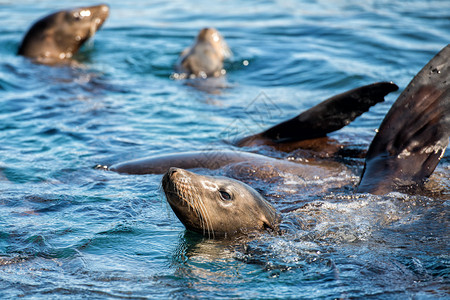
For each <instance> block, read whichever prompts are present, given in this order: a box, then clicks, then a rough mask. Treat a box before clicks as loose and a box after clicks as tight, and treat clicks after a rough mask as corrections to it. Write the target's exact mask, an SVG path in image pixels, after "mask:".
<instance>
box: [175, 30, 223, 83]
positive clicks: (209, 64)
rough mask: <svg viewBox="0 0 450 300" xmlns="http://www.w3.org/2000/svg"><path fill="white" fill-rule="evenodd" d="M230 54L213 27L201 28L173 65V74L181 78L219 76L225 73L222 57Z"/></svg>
mask: <svg viewBox="0 0 450 300" xmlns="http://www.w3.org/2000/svg"><path fill="white" fill-rule="evenodd" d="M230 56H231V51H230V48H229V47H228V45H227V43H226V42H225V40H224V39H223V37H222V35H221V34H220V33H219V32H218V31H217V30H216V29H214V28H203V29H202V30H200V32H199V33H198V35H197V39H196V41H195V43H194V45H192V46H191V47H190V48H187V49H185V50H184V51H183V52H182V53H181V54H180V57H179V59H178V62H177V64H176V66H175V71H176V72H177V74H176V75H174V77H175V78H177V79H182V78H207V77H219V76H221V75H223V74H225V70H224V69H223V61H224V59H226V58H228V57H230Z"/></svg>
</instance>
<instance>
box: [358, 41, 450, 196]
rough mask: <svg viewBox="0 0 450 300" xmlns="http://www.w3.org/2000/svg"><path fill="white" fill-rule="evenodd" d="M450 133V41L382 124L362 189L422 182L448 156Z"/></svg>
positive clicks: (399, 187) (381, 189)
mask: <svg viewBox="0 0 450 300" xmlns="http://www.w3.org/2000/svg"><path fill="white" fill-rule="evenodd" d="M449 134H450V45H447V46H446V47H445V48H444V49H443V50H441V52H439V53H438V54H437V55H436V56H435V57H434V58H433V59H432V60H431V61H430V62H429V63H428V64H427V65H426V66H425V67H424V68H423V69H422V70H421V71H420V72H419V73H418V74H417V75H416V76H415V77H414V78H413V80H412V81H411V82H410V83H409V85H408V87H407V88H406V89H405V90H404V91H403V93H402V94H401V95H400V96H399V97H398V99H397V101H396V102H395V103H394V105H393V106H392V108H391V109H390V110H389V112H388V114H387V115H386V117H385V118H384V120H383V122H382V123H381V125H380V128H379V131H378V133H377V135H376V136H375V138H374V139H373V141H372V144H371V145H370V147H369V150H368V152H367V155H366V162H365V167H364V171H363V174H362V175H361V182H360V184H359V187H358V192H369V193H372V194H385V193H388V192H390V191H394V190H400V191H402V190H408V189H411V188H414V187H419V186H421V185H422V184H423V183H424V181H425V180H426V179H427V178H428V177H429V176H430V175H431V174H432V173H433V171H434V169H435V168H436V166H437V164H438V163H439V160H440V159H441V157H442V156H443V155H444V152H445V149H446V148H447V145H448V142H449Z"/></svg>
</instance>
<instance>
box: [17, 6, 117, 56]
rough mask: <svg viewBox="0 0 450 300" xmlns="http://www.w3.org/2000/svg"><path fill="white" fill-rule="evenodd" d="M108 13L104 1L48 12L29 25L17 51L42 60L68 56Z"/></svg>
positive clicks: (76, 49) (93, 31) (103, 20)
mask: <svg viewBox="0 0 450 300" xmlns="http://www.w3.org/2000/svg"><path fill="white" fill-rule="evenodd" d="M108 15H109V7H108V6H107V5H105V4H101V5H96V6H90V7H80V8H75V9H72V10H62V11H58V12H55V13H53V14H50V15H48V16H46V17H44V18H42V19H40V20H38V21H37V22H36V23H34V24H33V26H31V28H30V29H29V31H28V32H27V34H26V35H25V37H24V39H23V41H22V44H21V45H20V47H19V51H18V54H20V55H23V56H26V57H30V58H33V59H35V60H37V61H38V62H43V63H46V62H50V63H52V62H58V61H63V60H66V59H70V58H71V57H72V56H73V55H74V54H75V53H76V52H77V51H78V49H80V47H81V46H82V45H83V44H84V42H85V41H86V40H88V39H89V38H90V37H91V36H93V35H94V34H95V32H96V31H97V30H98V29H99V28H100V27H101V26H102V24H103V23H104V22H105V20H106V18H107V17H108Z"/></svg>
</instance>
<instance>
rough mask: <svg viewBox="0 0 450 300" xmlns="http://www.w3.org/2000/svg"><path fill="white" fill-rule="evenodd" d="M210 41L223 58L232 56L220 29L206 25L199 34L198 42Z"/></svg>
mask: <svg viewBox="0 0 450 300" xmlns="http://www.w3.org/2000/svg"><path fill="white" fill-rule="evenodd" d="M205 42H206V43H209V44H211V46H212V47H213V48H214V49H215V51H216V53H217V55H218V56H219V58H220V59H221V60H224V59H226V58H229V57H230V56H231V50H230V48H229V47H228V45H227V43H226V42H225V40H224V38H223V37H222V35H221V34H220V32H219V31H217V29H215V28H211V27H206V28H203V29H202V30H200V32H199V33H198V35H197V43H205Z"/></svg>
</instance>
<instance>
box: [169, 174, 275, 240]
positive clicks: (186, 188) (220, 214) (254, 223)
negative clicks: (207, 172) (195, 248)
mask: <svg viewBox="0 0 450 300" xmlns="http://www.w3.org/2000/svg"><path fill="white" fill-rule="evenodd" d="M162 186H163V189H164V193H165V195H166V198H167V202H169V204H170V206H171V207H172V209H173V211H174V212H175V214H176V215H177V217H178V218H179V219H180V221H181V222H182V223H183V224H184V226H186V228H187V229H188V230H192V231H195V232H198V233H201V234H203V235H207V236H209V237H213V238H214V237H229V236H233V235H236V234H242V233H249V232H251V231H255V230H258V231H259V230H271V231H277V225H278V223H279V219H280V218H279V215H278V213H277V212H276V209H275V208H274V207H273V206H272V205H270V204H269V203H268V202H267V201H266V200H265V199H264V198H263V197H262V196H261V195H260V194H259V193H258V192H256V191H255V190H254V189H253V188H251V187H250V186H248V185H246V184H245V183H242V182H240V181H237V180H234V179H231V178H227V177H219V176H203V175H198V174H195V173H192V172H189V171H186V170H183V169H178V168H170V170H169V171H168V172H167V173H166V174H165V175H164V176H163V178H162Z"/></svg>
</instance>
